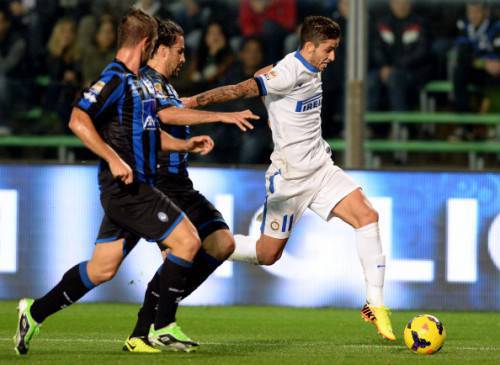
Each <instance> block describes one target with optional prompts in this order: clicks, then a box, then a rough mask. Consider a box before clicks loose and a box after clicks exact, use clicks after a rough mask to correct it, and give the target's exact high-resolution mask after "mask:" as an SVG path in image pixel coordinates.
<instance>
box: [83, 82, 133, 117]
mask: <svg viewBox="0 0 500 365" xmlns="http://www.w3.org/2000/svg"><path fill="white" fill-rule="evenodd" d="M124 90H125V80H124V79H123V78H122V77H120V76H119V75H117V74H112V73H110V74H103V75H101V77H100V78H99V80H97V81H96V82H94V83H93V84H92V85H91V86H90V87H87V88H85V89H83V91H82V93H81V95H80V97H79V98H78V99H77V101H76V103H75V104H74V105H75V107H77V108H79V109H81V110H83V111H84V112H86V113H87V114H88V115H89V117H90V119H92V120H93V121H95V120H96V118H97V117H98V116H99V115H100V114H101V113H102V112H104V111H105V110H106V109H108V108H111V107H113V106H114V105H115V104H116V102H117V101H118V100H119V99H120V98H121V97H122V96H123V93H124Z"/></svg>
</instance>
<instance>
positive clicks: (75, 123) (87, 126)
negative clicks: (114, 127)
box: [69, 108, 134, 184]
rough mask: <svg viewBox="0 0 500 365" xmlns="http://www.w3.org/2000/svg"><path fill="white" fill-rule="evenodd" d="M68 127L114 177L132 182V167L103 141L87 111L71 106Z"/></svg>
mask: <svg viewBox="0 0 500 365" xmlns="http://www.w3.org/2000/svg"><path fill="white" fill-rule="evenodd" d="M69 128H70V129H71V131H72V132H73V133H74V134H75V135H76V136H77V137H78V138H79V139H80V140H81V141H82V142H83V144H84V145H85V146H86V147H87V148H88V149H90V150H91V151H92V152H94V153H95V154H96V155H98V156H99V157H101V158H102V159H104V160H105V161H106V162H107V163H108V164H109V168H110V170H111V173H112V174H113V176H114V177H117V178H119V179H120V180H122V181H123V182H124V183H125V184H130V183H132V181H133V179H134V176H133V173H132V169H131V168H130V166H129V165H127V163H125V161H123V160H122V159H121V157H120V156H118V154H117V153H116V151H115V150H114V149H113V148H112V147H111V146H109V145H108V144H107V143H106V142H104V141H103V139H102V138H101V136H100V135H99V133H97V131H96V129H95V127H94V123H92V120H91V119H90V117H89V116H88V114H87V113H85V112H84V111H82V110H80V109H78V108H73V111H72V112H71V118H70V121H69Z"/></svg>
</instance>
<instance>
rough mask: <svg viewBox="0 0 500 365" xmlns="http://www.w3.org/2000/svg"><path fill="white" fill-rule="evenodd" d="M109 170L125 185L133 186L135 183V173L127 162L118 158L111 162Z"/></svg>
mask: <svg viewBox="0 0 500 365" xmlns="http://www.w3.org/2000/svg"><path fill="white" fill-rule="evenodd" d="M108 164H109V169H110V170H111V174H113V177H114V178H115V179H120V180H121V181H123V183H125V184H127V185H128V184H131V183H132V182H133V181H134V173H133V172H132V169H131V168H130V166H129V165H127V163H126V162H125V161H123V160H122V159H121V158H119V157H118V158H116V159H113V160H111V161H109V163H108Z"/></svg>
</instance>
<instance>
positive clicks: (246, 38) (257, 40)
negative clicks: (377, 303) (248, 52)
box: [239, 35, 264, 52]
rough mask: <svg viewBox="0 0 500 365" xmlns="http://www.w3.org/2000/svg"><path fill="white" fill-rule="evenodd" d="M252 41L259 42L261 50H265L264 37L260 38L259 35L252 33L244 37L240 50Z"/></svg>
mask: <svg viewBox="0 0 500 365" xmlns="http://www.w3.org/2000/svg"><path fill="white" fill-rule="evenodd" d="M251 42H255V43H257V44H258V45H259V47H260V49H261V51H262V52H264V43H263V42H262V39H260V38H259V37H257V36H255V35H251V36H248V37H245V38H243V40H242V42H241V44H240V48H239V50H240V51H242V50H243V48H245V46H246V45H247V44H248V43H251Z"/></svg>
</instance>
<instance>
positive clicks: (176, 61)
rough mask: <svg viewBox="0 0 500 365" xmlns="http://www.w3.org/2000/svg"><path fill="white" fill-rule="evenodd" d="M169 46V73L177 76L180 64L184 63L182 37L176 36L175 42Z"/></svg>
mask: <svg viewBox="0 0 500 365" xmlns="http://www.w3.org/2000/svg"><path fill="white" fill-rule="evenodd" d="M169 48H170V52H169V56H168V68H169V70H170V74H171V75H173V76H178V75H179V73H180V72H181V69H182V66H183V65H184V63H186V57H185V56H184V37H183V36H177V38H176V40H175V43H174V44H173V45H172V46H171V47H169Z"/></svg>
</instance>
